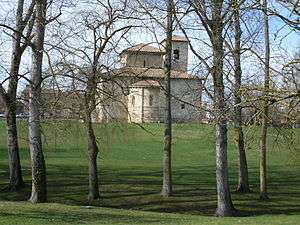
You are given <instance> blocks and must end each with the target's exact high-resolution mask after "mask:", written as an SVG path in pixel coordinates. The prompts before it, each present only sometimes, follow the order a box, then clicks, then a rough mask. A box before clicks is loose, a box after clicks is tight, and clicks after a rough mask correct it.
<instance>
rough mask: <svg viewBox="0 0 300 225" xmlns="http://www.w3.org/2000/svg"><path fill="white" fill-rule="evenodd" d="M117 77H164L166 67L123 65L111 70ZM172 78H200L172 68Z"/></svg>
mask: <svg viewBox="0 0 300 225" xmlns="http://www.w3.org/2000/svg"><path fill="white" fill-rule="evenodd" d="M111 75H112V76H116V77H137V78H164V77H165V71H164V69H157V68H143V67H123V68H120V69H115V70H113V71H112V72H111ZM171 78H173V79H199V78H198V77H196V76H193V75H191V74H188V73H187V72H183V71H177V70H172V71H171Z"/></svg>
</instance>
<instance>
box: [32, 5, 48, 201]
mask: <svg viewBox="0 0 300 225" xmlns="http://www.w3.org/2000/svg"><path fill="white" fill-rule="evenodd" d="M46 6H47V1H46V0H36V13H37V17H36V25H35V39H34V49H33V51H32V71H31V85H30V96H29V145H30V156H31V172H32V190H31V197H30V201H31V202H32V203H38V202H45V201H46V200H47V181H46V165H45V160H44V155H43V148H42V139H41V124H40V108H41V83H42V64H43V49H44V36H45V26H46Z"/></svg>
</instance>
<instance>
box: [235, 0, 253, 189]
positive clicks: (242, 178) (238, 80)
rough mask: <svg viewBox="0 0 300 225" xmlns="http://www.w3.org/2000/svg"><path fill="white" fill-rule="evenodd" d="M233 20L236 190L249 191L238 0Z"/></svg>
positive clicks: (237, 0) (236, 0)
mask: <svg viewBox="0 0 300 225" xmlns="http://www.w3.org/2000/svg"><path fill="white" fill-rule="evenodd" d="M233 13H234V15H233V20H234V33H235V49H234V54H233V58H234V79H235V81H234V90H233V92H234V93H233V94H234V129H235V135H236V136H235V141H236V147H237V150H238V167H239V173H238V187H237V192H242V193H247V192H250V188H249V182H248V166H247V159H246V152H245V144H244V133H243V128H242V105H241V103H242V98H241V97H242V90H241V85H242V68H241V35H242V31H241V25H240V1H239V0H235V1H233Z"/></svg>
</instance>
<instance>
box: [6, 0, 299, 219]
mask: <svg viewBox="0 0 300 225" xmlns="http://www.w3.org/2000/svg"><path fill="white" fill-rule="evenodd" d="M271 3H272V6H271V7H269V6H268V1H267V0H264V1H263V2H262V3H261V2H260V1H256V0H180V1H173V0H166V1H155V2H152V1H140V0H131V1H129V0H107V1H101V0H89V1H78V2H76V3H70V2H68V1H62V2H60V3H55V2H54V1H50V0H31V1H25V0H18V1H16V7H15V8H16V13H15V18H14V19H13V23H14V25H13V23H5V22H1V23H0V27H2V29H3V30H4V31H5V32H6V33H7V34H8V35H9V36H10V37H11V44H12V48H11V52H12V55H11V61H10V70H9V72H8V73H7V74H8V76H7V77H6V78H4V79H3V82H2V85H1V86H0V95H1V97H2V99H3V101H4V102H5V107H6V124H7V145H8V153H9V168H10V183H9V187H8V188H9V189H10V190H19V189H20V188H22V187H23V185H24V181H23V178H22V173H21V165H20V156H19V149H18V135H17V126H16V113H15V110H16V99H17V88H18V83H19V80H21V79H23V80H25V81H26V82H28V83H29V85H30V94H29V105H28V107H29V146H30V155H31V162H32V163H31V165H32V194H31V198H30V200H31V201H32V202H33V203H37V202H45V201H46V200H47V179H46V175H47V173H46V166H45V160H44V156H43V146H42V140H41V121H40V109H41V102H42V100H41V91H42V84H43V82H44V81H45V80H46V79H49V78H51V79H52V80H53V81H54V82H55V84H56V85H57V86H58V87H60V88H69V89H76V90H78V88H79V89H80V91H81V92H82V93H83V96H84V101H83V107H82V108H83V110H82V114H83V120H84V125H85V127H86V138H87V151H86V152H87V158H88V167H89V200H90V201H93V200H95V199H98V198H99V197H100V194H99V187H98V168H97V156H98V152H99V146H98V142H97V138H96V137H95V132H94V128H93V123H92V116H93V113H94V111H95V109H96V106H97V104H98V102H97V96H98V95H106V94H107V93H106V91H105V90H104V89H102V88H101V87H102V85H101V83H103V82H105V81H108V80H111V79H112V78H108V77H106V76H105V74H107V71H109V70H112V69H114V68H115V67H116V65H118V61H117V54H118V52H119V50H120V49H121V48H122V47H124V46H125V45H128V42H130V37H132V36H133V37H135V36H134V32H135V31H136V30H146V31H147V32H149V33H150V32H152V34H153V35H154V36H155V37H159V36H163V37H165V40H166V41H165V46H164V51H165V56H164V70H165V87H164V90H165V94H166V107H165V109H166V113H165V133H164V161H163V185H162V192H161V193H162V195H163V196H165V197H168V196H170V195H172V169H171V162H172V160H171V146H172V115H171V107H172V105H171V99H172V94H171V90H172V87H171V82H170V80H171V78H170V75H171V68H172V34H173V32H174V31H176V30H180V31H181V32H182V33H183V34H184V35H185V36H186V38H187V39H188V40H189V44H190V49H191V51H192V52H193V55H194V56H195V57H194V64H195V68H193V71H196V73H197V74H198V75H200V74H201V75H202V76H203V77H205V78H206V79H205V84H204V87H205V90H206V93H207V96H208V97H210V98H211V99H212V101H213V105H214V107H213V110H212V113H213V116H214V123H215V124H216V132H215V133H216V143H215V146H216V184H217V198H218V206H217V210H216V214H217V215H219V216H231V215H234V214H235V213H236V211H235V208H234V206H233V203H232V201H231V195H230V187H229V183H228V162H227V122H228V111H229V107H228V104H229V102H231V101H230V95H231V94H232V95H233V108H234V129H235V133H236V146H237V153H238V154H237V155H238V165H239V177H238V187H237V190H238V191H239V192H242V193H247V192H249V191H250V187H249V181H248V168H247V159H246V152H245V143H244V135H243V128H242V110H243V92H242V89H243V83H242V81H243V78H244V79H245V78H246V77H247V76H250V75H251V74H246V73H243V61H242V60H243V57H242V56H243V55H247V57H248V58H255V59H256V62H260V63H261V67H263V68H264V73H263V74H262V73H258V74H256V76H258V77H260V78H262V77H264V86H263V89H262V90H261V91H262V92H263V95H262V96H260V99H259V100H258V101H261V102H262V107H261V109H262V110H261V115H262V117H263V123H262V135H261V155H260V162H261V163H260V184H261V186H260V196H261V198H262V199H267V198H268V196H267V182H266V174H267V172H266V168H267V166H266V165H267V163H266V151H267V129H268V125H269V116H268V112H269V107H270V106H271V105H272V104H274V103H276V102H280V101H286V100H290V99H296V101H297V99H298V101H299V95H300V93H299V89H297V88H296V89H292V90H290V91H289V92H285V94H284V95H283V94H282V93H278V95H276V96H275V94H276V93H273V92H272V93H271V92H270V83H271V81H272V80H271V71H273V72H274V73H275V74H281V75H283V73H281V72H278V70H277V69H276V68H275V67H272V66H271V64H270V59H271V56H270V34H269V18H270V17H271V16H272V18H276V19H278V20H280V21H281V23H282V24H283V26H288V27H289V28H285V29H288V31H289V32H290V31H293V32H298V31H299V23H298V22H297V21H298V20H297V19H298V18H299V11H298V8H299V5H298V3H296V2H295V3H293V2H286V1H280V0H274V1H272V2H271ZM80 9H81V10H80ZM279 9H282V12H284V13H279V12H280V10H279ZM283 9H284V10H283ZM287 15H288V16H287ZM250 17H257V18H258V19H259V18H263V21H264V23H260V22H258V21H253V20H250ZM252 27H255V28H254V29H253V28H252ZM261 27H263V28H264V29H263V32H262V33H261V32H260V31H259V30H261ZM261 35H263V36H264V42H263V44H261V43H258V40H260V38H261V37H262V36H261ZM3 46H4V45H3ZM261 46H264V48H265V50H264V52H265V56H264V57H261V56H260V55H261V52H260V51H259V50H258V48H260V47H261ZM206 50H207V51H206ZM26 54H30V55H31V57H32V60H31V69H30V76H27V75H26V73H25V75H24V74H23V75H22V74H21V73H22V72H21V71H23V70H24V68H23V67H22V63H21V62H22V60H23V61H26V60H28V59H26V57H24V55H25V56H26ZM43 57H44V59H45V60H43ZM246 59H247V58H246ZM45 62H47V64H46V65H45ZM245 64H247V61H245ZM232 78H233V79H232ZM6 82H8V85H7V87H6V86H5V83H6ZM230 83H231V86H232V88H228V87H229V86H228V84H230ZM211 87H212V88H211ZM211 89H212V90H211Z"/></svg>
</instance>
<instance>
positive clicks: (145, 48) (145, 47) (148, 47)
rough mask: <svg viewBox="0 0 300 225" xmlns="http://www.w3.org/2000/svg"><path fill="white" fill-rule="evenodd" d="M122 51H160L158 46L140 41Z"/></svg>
mask: <svg viewBox="0 0 300 225" xmlns="http://www.w3.org/2000/svg"><path fill="white" fill-rule="evenodd" d="M123 52H151V53H162V51H161V50H160V49H159V48H156V47H154V46H151V45H150V44H145V43H141V44H138V45H135V46H132V47H130V48H127V49H125V50H124V51H123Z"/></svg>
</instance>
